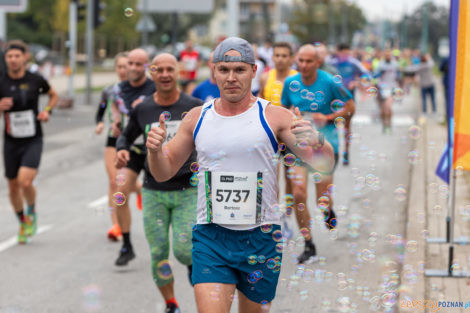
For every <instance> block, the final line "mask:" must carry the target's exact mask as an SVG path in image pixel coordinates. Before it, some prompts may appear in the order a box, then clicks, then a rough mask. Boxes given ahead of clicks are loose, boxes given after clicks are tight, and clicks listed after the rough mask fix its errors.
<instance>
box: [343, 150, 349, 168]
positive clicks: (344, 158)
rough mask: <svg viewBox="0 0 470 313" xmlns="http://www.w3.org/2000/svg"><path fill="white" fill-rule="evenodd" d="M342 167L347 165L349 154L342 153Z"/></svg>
mask: <svg viewBox="0 0 470 313" xmlns="http://www.w3.org/2000/svg"><path fill="white" fill-rule="evenodd" d="M343 165H349V153H348V152H344V153H343Z"/></svg>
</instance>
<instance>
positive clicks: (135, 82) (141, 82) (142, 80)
mask: <svg viewBox="0 0 470 313" xmlns="http://www.w3.org/2000/svg"><path fill="white" fill-rule="evenodd" d="M146 80H147V76H145V75H144V77H142V78H141V79H140V80H137V81H133V80H129V84H130V85H131V86H132V87H134V88H137V87H140V86H142V85H143V84H145V81H146Z"/></svg>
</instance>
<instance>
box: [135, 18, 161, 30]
mask: <svg viewBox="0 0 470 313" xmlns="http://www.w3.org/2000/svg"><path fill="white" fill-rule="evenodd" d="M135 29H136V30H137V31H138V32H150V33H151V32H154V31H156V30H157V26H156V25H155V23H154V21H153V19H152V18H151V17H150V16H149V15H143V16H142V17H141V18H140V20H139V21H138V22H137V25H136V26H135Z"/></svg>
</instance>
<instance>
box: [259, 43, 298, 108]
mask: <svg viewBox="0 0 470 313" xmlns="http://www.w3.org/2000/svg"><path fill="white" fill-rule="evenodd" d="M273 62H274V69H272V70H270V71H269V72H266V73H263V75H262V76H261V78H260V90H259V96H260V97H261V98H263V99H266V100H268V101H269V102H271V103H272V104H274V105H277V106H280V105H281V95H282V87H283V86H284V80H285V79H286V77H287V76H291V75H294V74H297V71H296V70H293V69H291V66H292V64H293V62H294V51H293V50H292V47H291V45H290V44H289V43H287V42H277V43H275V44H274V46H273Z"/></svg>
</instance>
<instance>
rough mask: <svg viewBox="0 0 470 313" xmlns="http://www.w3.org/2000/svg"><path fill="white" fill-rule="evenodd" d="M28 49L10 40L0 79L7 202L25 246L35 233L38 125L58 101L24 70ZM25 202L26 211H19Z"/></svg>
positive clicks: (44, 84) (46, 85) (38, 78)
mask: <svg viewBox="0 0 470 313" xmlns="http://www.w3.org/2000/svg"><path fill="white" fill-rule="evenodd" d="M27 51H28V47H27V45H26V44H24V43H23V42H22V41H18V40H15V41H11V42H9V44H8V45H7V48H6V51H5V61H6V64H7V69H8V72H7V74H6V75H5V77H3V78H1V79H0V112H3V113H4V114H3V115H4V120H5V133H4V137H5V139H4V146H3V156H4V162H5V176H6V177H7V179H8V187H9V191H10V201H11V204H12V205H13V208H14V210H15V212H16V214H17V215H18V218H19V220H20V230H19V233H18V242H19V243H26V242H27V241H28V237H30V236H32V235H34V234H35V233H36V225H37V217H36V212H35V202H36V188H35V187H34V186H33V180H34V178H35V177H36V175H37V172H38V167H39V162H40V160H41V152H42V128H41V122H47V121H48V120H49V115H50V113H51V111H52V108H53V107H54V106H55V104H56V103H57V100H58V95H57V93H56V92H55V91H54V90H53V89H52V88H51V87H50V86H49V83H48V82H47V81H46V80H45V79H44V78H43V77H42V76H40V75H38V74H33V73H30V72H28V71H27V70H26V61H27V59H26V56H27ZM41 94H47V95H48V96H49V103H48V105H47V106H46V108H45V109H44V110H43V111H41V112H39V107H38V100H39V96H40V95H41ZM23 202H26V205H27V212H26V214H24V212H23Z"/></svg>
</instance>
